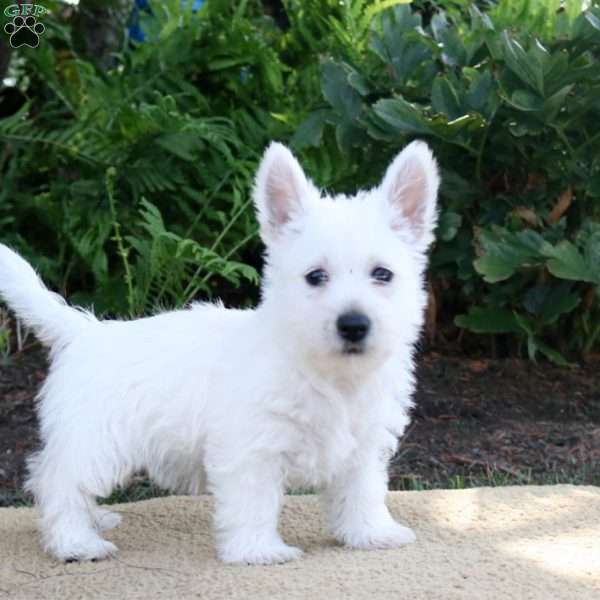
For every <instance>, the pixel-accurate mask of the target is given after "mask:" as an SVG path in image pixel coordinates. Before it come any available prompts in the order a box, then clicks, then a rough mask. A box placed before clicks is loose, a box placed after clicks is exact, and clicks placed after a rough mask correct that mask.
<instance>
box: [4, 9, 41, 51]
mask: <svg viewBox="0 0 600 600" xmlns="http://www.w3.org/2000/svg"><path fill="white" fill-rule="evenodd" d="M44 31H46V28H45V27H44V24H43V23H39V22H38V20H37V19H36V18H35V17H34V16H33V15H29V16H28V17H21V16H17V17H15V18H14V19H13V20H12V23H7V24H6V25H5V26H4V32H5V33H7V34H8V35H10V45H11V46H12V47H13V48H20V47H21V46H29V47H30V48H37V47H38V44H39V43H40V35H42V33H44Z"/></svg>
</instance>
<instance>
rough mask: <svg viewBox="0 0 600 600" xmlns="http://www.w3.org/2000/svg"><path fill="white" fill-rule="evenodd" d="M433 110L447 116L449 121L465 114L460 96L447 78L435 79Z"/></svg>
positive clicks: (432, 98)
mask: <svg viewBox="0 0 600 600" xmlns="http://www.w3.org/2000/svg"><path fill="white" fill-rule="evenodd" d="M431 108H433V110H434V111H435V112H437V113H442V114H444V115H446V116H447V117H448V120H449V121H450V120H452V119H456V118H458V117H460V116H461V115H462V114H463V111H462V110H461V106H460V100H459V98H458V94H457V93H456V90H455V89H454V87H453V85H452V83H451V82H450V80H449V79H448V78H447V77H436V78H435V80H434V82H433V87H432V88H431Z"/></svg>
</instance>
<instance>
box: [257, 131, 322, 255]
mask: <svg viewBox="0 0 600 600" xmlns="http://www.w3.org/2000/svg"><path fill="white" fill-rule="evenodd" d="M311 192H314V187H313V185H312V184H311V183H310V181H309V180H308V179H307V178H306V175H305V174H304V171H303V170H302V167H301V166H300V164H299V163H298V161H297V160H296V158H295V157H294V155H293V154H292V153H291V152H290V151H289V150H288V148H286V147H285V146H284V145H283V144H279V143H277V142H273V143H272V144H271V145H270V146H269V147H268V148H267V150H266V151H265V154H264V156H263V159H262V161H261V163H260V167H259V168H258V173H257V174H256V182H255V186H254V203H255V205H256V211H257V213H258V221H259V224H260V233H261V236H262V238H263V241H264V242H265V243H267V244H268V243H269V242H270V241H272V240H273V239H276V238H277V237H278V236H279V235H280V233H281V231H282V230H283V228H284V227H285V225H287V224H288V223H289V222H290V221H292V220H293V219H294V218H295V217H296V216H299V215H301V214H302V213H303V212H304V210H305V208H306V203H307V202H308V201H309V200H310V196H311Z"/></svg>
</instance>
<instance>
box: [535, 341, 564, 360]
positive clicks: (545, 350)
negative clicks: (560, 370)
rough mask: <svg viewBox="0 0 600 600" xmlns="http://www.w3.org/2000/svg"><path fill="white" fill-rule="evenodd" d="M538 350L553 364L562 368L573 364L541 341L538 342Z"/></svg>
mask: <svg viewBox="0 0 600 600" xmlns="http://www.w3.org/2000/svg"><path fill="white" fill-rule="evenodd" d="M536 345H537V349H538V350H539V351H540V352H541V353H542V354H543V355H544V356H545V357H546V358H548V359H550V360H551V361H552V362H553V363H555V364H557V365H559V366H561V367H569V366H571V363H570V362H569V361H568V360H567V359H566V358H565V357H564V356H563V355H562V354H561V353H560V352H558V351H556V350H553V349H552V348H550V346H548V345H546V344H544V343H543V342H541V341H540V340H536Z"/></svg>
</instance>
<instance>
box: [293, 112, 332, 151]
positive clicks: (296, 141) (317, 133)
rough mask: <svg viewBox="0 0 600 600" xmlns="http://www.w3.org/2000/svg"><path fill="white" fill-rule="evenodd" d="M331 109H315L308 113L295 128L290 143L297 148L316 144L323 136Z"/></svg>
mask: <svg viewBox="0 0 600 600" xmlns="http://www.w3.org/2000/svg"><path fill="white" fill-rule="evenodd" d="M331 114H332V111H330V110H327V109H322V110H316V111H315V112H314V113H312V114H311V115H309V116H308V117H307V118H306V119H304V121H302V123H300V125H298V128H297V129H296V133H295V134H294V136H293V137H292V140H291V144H292V146H294V148H297V149H298V150H300V149H302V148H306V147H307V146H318V145H319V144H320V143H321V139H322V138H323V128H324V127H325V123H326V122H327V120H328V117H329V116H330V115H331Z"/></svg>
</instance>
